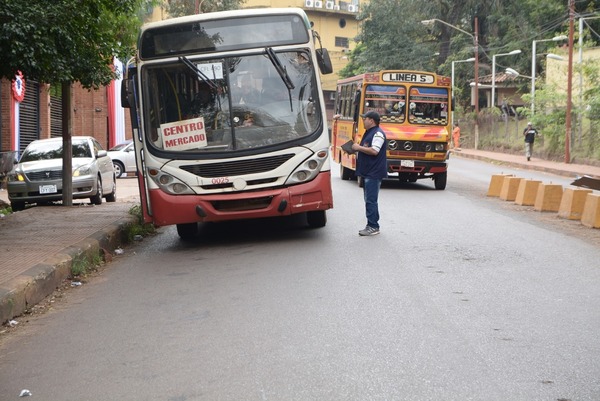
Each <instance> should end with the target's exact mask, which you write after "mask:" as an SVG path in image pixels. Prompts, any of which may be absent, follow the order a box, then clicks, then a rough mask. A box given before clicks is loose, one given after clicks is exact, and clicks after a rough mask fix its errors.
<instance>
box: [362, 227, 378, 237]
mask: <svg viewBox="0 0 600 401" xmlns="http://www.w3.org/2000/svg"><path fill="white" fill-rule="evenodd" d="M377 234H379V229H378V228H375V227H371V226H366V227H365V228H364V229H362V230H360V231H359V232H358V235H360V236H361V237H368V236H370V235H377Z"/></svg>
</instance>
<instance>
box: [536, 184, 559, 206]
mask: <svg viewBox="0 0 600 401" xmlns="http://www.w3.org/2000/svg"><path fill="white" fill-rule="evenodd" d="M562 195H563V187H562V185H558V184H540V185H539V186H538V191H537V194H536V197H535V204H534V205H533V208H534V210H539V211H540V212H558V208H559V207H560V202H561V200H562Z"/></svg>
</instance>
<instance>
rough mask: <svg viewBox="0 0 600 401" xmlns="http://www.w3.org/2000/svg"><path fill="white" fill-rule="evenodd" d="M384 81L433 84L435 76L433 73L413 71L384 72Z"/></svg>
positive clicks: (382, 77)
mask: <svg viewBox="0 0 600 401" xmlns="http://www.w3.org/2000/svg"><path fill="white" fill-rule="evenodd" d="M381 79H382V80H383V82H414V83H418V84H432V83H433V82H434V79H435V78H434V76H433V75H431V74H416V73H412V72H386V73H384V74H382V76H381Z"/></svg>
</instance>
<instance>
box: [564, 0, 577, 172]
mask: <svg viewBox="0 0 600 401" xmlns="http://www.w3.org/2000/svg"><path fill="white" fill-rule="evenodd" d="M574 15H575V0H569V67H568V70H567V115H566V132H565V163H571V109H572V108H573V96H572V92H573V31H574V27H573V19H574Z"/></svg>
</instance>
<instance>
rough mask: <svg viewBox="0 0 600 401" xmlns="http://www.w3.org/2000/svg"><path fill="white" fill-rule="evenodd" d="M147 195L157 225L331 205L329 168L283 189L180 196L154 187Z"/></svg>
mask: <svg viewBox="0 0 600 401" xmlns="http://www.w3.org/2000/svg"><path fill="white" fill-rule="evenodd" d="M149 196H150V204H151V205H152V213H151V214H152V220H153V223H154V224H155V225H157V226H167V225H172V224H186V223H193V222H209V221H226V220H242V219H255V218H263V217H275V216H287V215H291V214H296V213H303V212H309V211H315V210H327V209H331V208H332V207H333V196H332V193H331V173H330V172H329V171H326V172H323V173H321V174H319V175H318V176H317V177H316V178H315V179H314V180H312V181H310V182H307V183H305V184H298V185H293V186H290V187H285V188H276V189H266V190H261V191H252V192H240V193H224V194H218V195H179V196H176V195H170V194H167V193H165V192H163V191H161V190H159V189H153V190H150V191H149Z"/></svg>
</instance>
